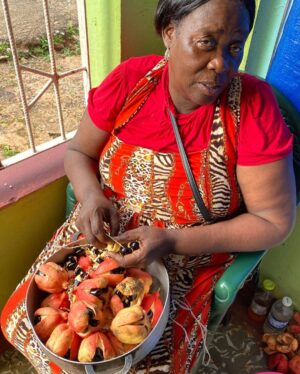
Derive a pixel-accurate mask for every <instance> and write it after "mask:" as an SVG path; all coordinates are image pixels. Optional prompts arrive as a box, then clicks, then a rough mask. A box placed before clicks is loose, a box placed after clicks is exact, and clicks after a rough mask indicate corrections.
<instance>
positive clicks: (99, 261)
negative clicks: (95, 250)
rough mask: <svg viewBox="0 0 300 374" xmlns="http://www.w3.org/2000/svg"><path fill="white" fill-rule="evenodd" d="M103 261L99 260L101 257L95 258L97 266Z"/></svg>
mask: <svg viewBox="0 0 300 374" xmlns="http://www.w3.org/2000/svg"><path fill="white" fill-rule="evenodd" d="M103 261H104V260H103V258H101V257H97V258H96V262H97V263H98V264H101V262H103Z"/></svg>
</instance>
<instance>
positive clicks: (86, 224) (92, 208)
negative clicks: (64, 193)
mask: <svg viewBox="0 0 300 374" xmlns="http://www.w3.org/2000/svg"><path fill="white" fill-rule="evenodd" d="M104 222H106V223H107V224H108V225H109V227H110V234H111V235H117V234H118V232H119V214H118V211H117V209H116V208H115V207H114V205H113V203H112V202H111V201H110V200H109V199H107V198H106V197H105V196H103V195H99V194H95V193H93V194H89V196H88V197H87V198H86V199H83V200H82V201H81V210H80V214H79V217H78V219H77V222H76V226H77V227H78V229H79V230H80V231H81V232H82V233H83V234H84V235H85V237H86V240H87V242H88V243H89V244H92V245H94V246H95V247H99V246H101V245H103V244H104V243H106V242H107V236H106V234H105V230H104Z"/></svg>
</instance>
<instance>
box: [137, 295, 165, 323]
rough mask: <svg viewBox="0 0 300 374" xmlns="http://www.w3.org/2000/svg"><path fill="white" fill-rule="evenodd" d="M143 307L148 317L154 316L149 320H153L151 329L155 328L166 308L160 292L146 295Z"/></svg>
mask: <svg viewBox="0 0 300 374" xmlns="http://www.w3.org/2000/svg"><path fill="white" fill-rule="evenodd" d="M141 306H142V308H143V309H144V311H145V312H146V313H147V314H148V315H149V314H150V315H151V314H152V316H149V318H150V320H151V328H153V327H154V326H155V325H156V323H157V321H158V319H159V317H160V315H161V313H162V311H163V308H164V306H163V303H162V301H161V299H160V295H159V292H158V291H157V292H154V293H152V294H147V295H145V296H144V298H143V301H142V304H141Z"/></svg>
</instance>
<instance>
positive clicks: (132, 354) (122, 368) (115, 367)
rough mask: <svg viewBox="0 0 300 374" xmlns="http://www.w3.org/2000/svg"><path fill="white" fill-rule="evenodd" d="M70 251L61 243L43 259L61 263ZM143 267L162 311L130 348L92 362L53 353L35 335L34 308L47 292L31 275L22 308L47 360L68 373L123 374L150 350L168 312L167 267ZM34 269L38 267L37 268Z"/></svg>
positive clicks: (151, 265)
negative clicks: (158, 293)
mask: <svg viewBox="0 0 300 374" xmlns="http://www.w3.org/2000/svg"><path fill="white" fill-rule="evenodd" d="M73 251H74V249H73V248H68V247H65V248H63V249H61V250H59V251H58V252H56V253H55V254H54V255H52V256H51V257H50V258H49V259H48V260H47V262H50V261H51V262H55V263H62V262H63V261H64V259H65V258H66V256H68V255H69V254H72V253H73ZM145 270H146V271H147V272H149V273H150V274H151V275H152V277H153V281H154V283H156V282H157V284H156V287H155V288H157V289H158V288H159V292H160V297H161V300H162V302H163V305H164V307H163V311H162V314H161V316H160V318H159V320H158V322H157V323H156V325H155V326H154V328H153V329H152V330H151V332H150V333H149V335H148V336H147V338H146V339H145V340H144V341H143V342H141V343H140V344H139V345H137V346H136V347H135V348H134V349H132V350H130V351H128V352H127V353H125V354H123V355H121V356H118V357H116V358H113V359H110V360H105V361H95V362H92V363H91V362H78V361H72V360H69V359H66V358H63V357H60V356H58V355H56V354H55V353H53V352H51V351H50V350H49V349H48V348H47V347H46V345H45V344H44V343H43V342H42V341H41V340H40V339H39V337H38V336H37V334H36V332H35V329H34V312H35V311H36V310H37V309H38V308H39V307H40V305H41V302H42V300H43V299H44V298H45V297H46V296H47V293H46V292H44V291H42V290H40V289H39V288H38V287H37V285H36V283H35V281H34V276H33V277H32V280H31V282H30V285H29V287H28V291H27V294H26V312H27V316H28V319H29V322H30V325H31V328H32V330H33V333H34V336H35V338H36V340H37V341H38V344H39V345H40V347H41V349H42V351H43V352H44V353H45V355H46V356H47V357H48V358H49V360H50V361H52V362H54V363H55V364H57V365H58V366H59V367H61V368H62V369H64V370H66V371H68V372H70V373H72V374H77V373H87V374H93V373H95V372H97V371H99V372H101V373H105V374H117V373H120V374H126V373H128V371H129V370H130V368H131V366H132V365H135V364H137V363H138V362H139V361H141V360H142V359H143V358H144V357H146V356H147V354H149V353H150V352H151V350H152V349H153V348H154V347H155V345H156V344H157V343H158V341H159V339H160V338H161V336H162V334H163V332H164V330H165V327H166V325H167V322H168V316H169V308H170V295H169V277H168V273H167V270H166V268H165V266H164V265H163V263H162V262H161V261H154V262H152V263H151V264H149V265H148V266H146V268H145ZM37 271H38V270H37Z"/></svg>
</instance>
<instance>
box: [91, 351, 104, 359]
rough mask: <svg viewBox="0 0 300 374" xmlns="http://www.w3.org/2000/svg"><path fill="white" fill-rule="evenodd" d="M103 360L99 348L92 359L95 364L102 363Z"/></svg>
mask: <svg viewBox="0 0 300 374" xmlns="http://www.w3.org/2000/svg"><path fill="white" fill-rule="evenodd" d="M103 359H104V357H103V352H102V350H101V348H97V349H96V353H95V356H94V358H93V361H94V362H96V361H103Z"/></svg>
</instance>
